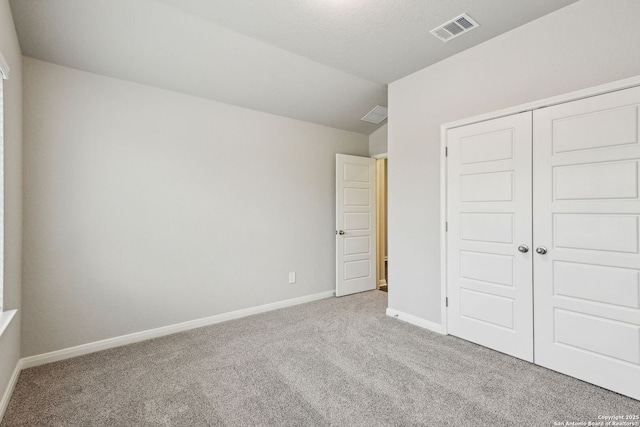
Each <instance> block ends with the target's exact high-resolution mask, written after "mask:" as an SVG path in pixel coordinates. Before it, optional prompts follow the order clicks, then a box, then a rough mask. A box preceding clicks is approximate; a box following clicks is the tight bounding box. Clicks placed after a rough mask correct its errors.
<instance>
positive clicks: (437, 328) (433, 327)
mask: <svg viewBox="0 0 640 427" xmlns="http://www.w3.org/2000/svg"><path fill="white" fill-rule="evenodd" d="M387 316H389V317H393V318H396V319H398V320H402V321H403V322H407V323H411V324H412V325H416V326H420V327H421V328H424V329H428V330H430V331H433V332H437V333H439V334H441V335H446V334H445V333H444V329H443V328H442V325H441V324H439V323H435V322H431V321H429V320H425V319H423V318H421V317H418V316H414V315H412V314H407V313H403V312H402V311H398V310H394V309H392V308H387Z"/></svg>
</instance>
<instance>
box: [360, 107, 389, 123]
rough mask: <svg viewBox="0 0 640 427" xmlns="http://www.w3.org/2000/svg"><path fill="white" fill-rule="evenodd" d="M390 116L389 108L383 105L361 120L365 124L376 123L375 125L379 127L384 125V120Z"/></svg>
mask: <svg viewBox="0 0 640 427" xmlns="http://www.w3.org/2000/svg"><path fill="white" fill-rule="evenodd" d="M388 114H389V112H388V110H387V107H383V106H381V105H376V106H375V108H374V109H373V110H371V111H369V112H368V113H367V114H366V115H365V116H364V117H363V118H361V119H360V120H362V121H363V122H369V123H375V124H377V125H379V124H380V123H382V122H383V121H384V119H386V118H387V115H388Z"/></svg>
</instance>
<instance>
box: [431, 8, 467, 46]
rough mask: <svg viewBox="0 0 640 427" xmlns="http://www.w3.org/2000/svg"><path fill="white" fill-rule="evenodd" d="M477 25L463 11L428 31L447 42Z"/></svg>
mask: <svg viewBox="0 0 640 427" xmlns="http://www.w3.org/2000/svg"><path fill="white" fill-rule="evenodd" d="M479 26H480V24H478V23H477V22H476V21H474V20H473V19H471V17H470V16H469V15H467V14H466V13H463V14H462V15H460V16H458V17H456V18H453V19H452V20H451V21H449V22H446V23H444V24H443V25H440V26H439V27H437V28H434V29H433V30H431V31H429V32H430V33H431V34H433V35H434V36H436V37H437V38H439V39H440V40H442V41H443V42H448V41H449V40H451V39H455V38H456V37H458V36H459V35H462V34H464V33H466V32H468V31H471V30H473V29H474V28H478V27H479Z"/></svg>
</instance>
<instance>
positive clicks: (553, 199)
mask: <svg viewBox="0 0 640 427" xmlns="http://www.w3.org/2000/svg"><path fill="white" fill-rule="evenodd" d="M639 111H640V88H634V89H628V90H624V91H619V92H614V93H610V94H606V95H601V96H597V97H593V98H588V99H583V100H579V101H575V102H570V103H566V104H562V105H558V106H553V107H549V108H544V109H540V110H536V111H535V112H534V140H535V144H534V165H535V168H534V209H535V210H534V226H533V228H534V232H535V234H534V235H535V241H534V245H535V247H540V248H541V249H540V250H541V251H542V248H544V249H546V250H547V252H546V254H539V253H536V254H534V257H535V258H534V277H535V331H536V333H535V361H536V363H537V364H540V365H542V366H546V367H548V368H550V369H554V370H557V371H560V372H563V373H565V374H568V375H571V376H574V377H577V378H580V379H583V380H585V381H588V382H590V383H593V384H597V385H600V386H603V387H606V388H608V389H611V390H614V391H617V392H619V393H622V394H625V395H627V396H631V397H633V398H636V399H640V279H639V277H640V225H639V221H640V198H639V196H640V185H639V174H638V169H639V168H638V162H639V160H640V144H639V141H638V135H639V134H640V127H639V123H640V116H639Z"/></svg>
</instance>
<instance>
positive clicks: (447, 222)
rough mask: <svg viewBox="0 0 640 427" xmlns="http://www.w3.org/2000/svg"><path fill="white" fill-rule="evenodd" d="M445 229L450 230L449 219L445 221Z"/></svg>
mask: <svg viewBox="0 0 640 427" xmlns="http://www.w3.org/2000/svg"><path fill="white" fill-rule="evenodd" d="M444 231H449V221H445V222H444Z"/></svg>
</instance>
